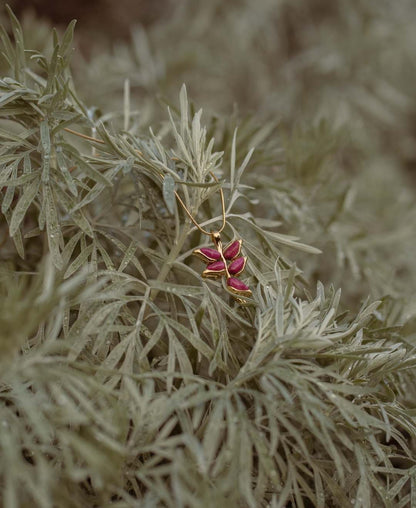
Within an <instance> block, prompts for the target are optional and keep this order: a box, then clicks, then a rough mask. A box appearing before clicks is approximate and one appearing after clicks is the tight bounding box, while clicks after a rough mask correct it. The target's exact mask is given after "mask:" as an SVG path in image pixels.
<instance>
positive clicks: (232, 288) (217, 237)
mask: <svg viewBox="0 0 416 508" xmlns="http://www.w3.org/2000/svg"><path fill="white" fill-rule="evenodd" d="M210 175H211V176H212V178H213V179H214V181H215V182H218V179H217V177H216V176H215V175H214V174H213V173H212V172H210ZM219 191H220V197H221V209H222V224H221V227H220V229H219V230H218V231H207V230H205V229H203V228H202V227H201V226H200V225H199V224H198V222H197V221H196V220H195V218H194V217H193V215H192V214H191V212H190V211H189V210H188V208H187V206H186V205H185V203H184V202H183V201H182V199H181V197H180V196H179V194H178V193H177V192H176V191H175V196H176V198H177V200H178V201H179V203H180V204H181V206H182V208H183V209H184V210H185V212H186V214H187V215H188V217H189V218H190V219H191V221H192V222H193V224H194V225H195V226H196V227H197V228H198V230H199V231H200V232H201V233H203V234H204V235H207V236H209V237H210V238H211V241H212V242H213V244H214V248H210V247H201V248H199V249H196V250H194V251H193V254H194V255H195V256H198V257H199V258H200V259H201V260H202V261H204V263H206V264H207V267H206V269H205V270H204V271H203V272H202V277H204V278H211V279H219V278H222V277H225V279H226V287H227V290H228V291H229V292H230V293H231V294H232V295H233V296H234V297H236V298H237V300H238V301H240V303H241V302H243V300H241V299H240V298H239V297H242V296H246V297H249V296H251V294H252V293H251V291H250V288H249V287H248V286H247V285H246V284H244V282H242V281H241V280H240V279H238V278H237V276H238V275H240V274H241V273H242V272H243V270H244V268H245V266H246V262H247V258H246V257H244V256H240V253H241V246H242V243H243V241H242V240H241V239H238V240H233V241H232V242H231V243H230V244H228V245H227V246H226V247H225V248H224V246H223V244H222V241H221V233H222V231H223V229H224V228H225V224H226V217H225V201H224V193H223V191H222V189H221V188H220V189H219Z"/></svg>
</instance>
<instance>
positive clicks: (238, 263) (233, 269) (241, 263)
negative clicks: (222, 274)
mask: <svg viewBox="0 0 416 508" xmlns="http://www.w3.org/2000/svg"><path fill="white" fill-rule="evenodd" d="M245 265H246V258H245V257H241V258H237V259H235V260H234V261H233V262H232V263H231V264H230V266H229V267H228V271H229V273H231V275H238V274H239V273H241V272H242V271H243V270H244V267H245Z"/></svg>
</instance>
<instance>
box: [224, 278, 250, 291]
mask: <svg viewBox="0 0 416 508" xmlns="http://www.w3.org/2000/svg"><path fill="white" fill-rule="evenodd" d="M227 286H230V288H232V289H236V290H237V291H247V290H250V288H249V287H248V286H247V285H246V284H244V282H241V280H239V279H236V278H235V277H230V278H229V279H228V280H227Z"/></svg>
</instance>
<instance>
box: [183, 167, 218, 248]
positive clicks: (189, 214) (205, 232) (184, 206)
mask: <svg viewBox="0 0 416 508" xmlns="http://www.w3.org/2000/svg"><path fill="white" fill-rule="evenodd" d="M209 174H210V175H211V176H212V178H213V179H214V180H215V181H216V182H217V183H219V181H218V178H217V177H216V176H215V175H214V173H213V172H212V171H210V172H209ZM219 191H220V197H221V210H222V224H221V227H220V229H219V230H218V231H215V232H213V231H207V230H206V229H204V228H202V227H201V226H200V225H199V224H198V223H197V221H196V220H195V218H194V217H193V215H192V214H191V212H190V211H189V210H188V208H187V206H186V205H185V203H184V202H183V201H182V198H181V197H180V196H179V194H178V193H177V191H175V196H176V199H177V200H178V201H179V203H180V204H181V205H182V208H183V209H184V210H185V212H186V214H187V215H188V217H189V218H190V219H191V221H192V222H193V224H194V225H195V226H196V227H197V228H198V229H199V231H201V233H204V235H208V236H211V237H212V235H213V234H218V235H219V234H220V233H221V231H222V230H223V229H224V228H225V223H226V218H225V200H224V192H223V190H222V188H221V187H220V189H219ZM214 243H215V242H214Z"/></svg>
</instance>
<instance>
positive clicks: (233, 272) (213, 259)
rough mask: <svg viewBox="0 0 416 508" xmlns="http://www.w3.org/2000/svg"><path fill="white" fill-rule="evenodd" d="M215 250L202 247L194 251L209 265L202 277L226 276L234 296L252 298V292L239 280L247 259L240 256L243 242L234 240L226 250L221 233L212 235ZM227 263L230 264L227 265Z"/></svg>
mask: <svg viewBox="0 0 416 508" xmlns="http://www.w3.org/2000/svg"><path fill="white" fill-rule="evenodd" d="M211 239H212V241H213V242H214V245H215V249H211V248H209V247H202V248H200V249H196V250H194V252H193V253H194V254H195V256H198V257H199V258H200V259H202V261H204V262H205V263H207V267H206V269H205V270H204V271H203V272H202V277H207V278H212V279H217V278H220V277H223V276H225V277H226V278H227V289H228V290H229V291H230V293H232V294H233V295H234V296H236V297H239V296H251V291H250V288H249V287H248V286H246V284H244V282H241V280H239V279H237V275H240V273H242V271H243V270H244V268H245V266H246V261H247V258H246V257H244V256H240V251H241V244H242V243H243V241H242V240H234V241H233V242H231V243H230V244H229V245H228V246H227V247H225V249H224V248H223V246H222V242H221V238H220V234H219V233H211ZM227 262H228V263H229V264H228V265H227Z"/></svg>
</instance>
